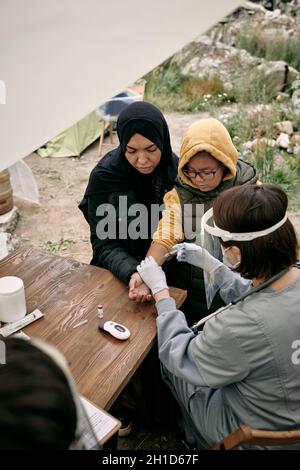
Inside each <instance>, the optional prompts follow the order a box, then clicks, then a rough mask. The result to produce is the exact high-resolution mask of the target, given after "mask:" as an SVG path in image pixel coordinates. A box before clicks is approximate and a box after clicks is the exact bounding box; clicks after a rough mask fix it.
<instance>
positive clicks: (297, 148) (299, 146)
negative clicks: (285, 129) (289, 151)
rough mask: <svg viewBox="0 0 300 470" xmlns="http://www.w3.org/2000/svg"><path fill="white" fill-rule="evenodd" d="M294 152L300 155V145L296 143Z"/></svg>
mask: <svg viewBox="0 0 300 470" xmlns="http://www.w3.org/2000/svg"><path fill="white" fill-rule="evenodd" d="M293 154H294V155H295V156H296V157H298V156H299V155H300V145H295V147H294V148H293Z"/></svg>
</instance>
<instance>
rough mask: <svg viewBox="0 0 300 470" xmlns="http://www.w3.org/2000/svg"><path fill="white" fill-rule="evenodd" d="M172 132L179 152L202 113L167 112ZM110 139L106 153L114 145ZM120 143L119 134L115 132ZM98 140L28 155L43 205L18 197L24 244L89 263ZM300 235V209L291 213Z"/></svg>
mask: <svg viewBox="0 0 300 470" xmlns="http://www.w3.org/2000/svg"><path fill="white" fill-rule="evenodd" d="M165 116H166V119H167V122H168V124H169V128H170V133H171V142H172V146H173V149H174V151H175V152H176V153H178V152H179V149H180V143H181V140H182V136H183V132H184V130H185V129H186V128H187V127H188V126H189V125H190V124H191V123H192V122H194V121H195V120H197V119H199V118H200V117H206V114H205V113H201V114H179V113H170V114H165ZM108 141H109V139H106V143H105V145H104V147H103V154H104V153H105V152H107V151H108V150H110V149H111V148H113V147H114V146H115V145H114V146H113V147H112V146H111V145H110V144H109V143H108ZM115 144H117V136H115ZM97 151H98V141H96V142H94V143H93V144H92V145H91V146H90V147H89V148H88V149H87V150H86V151H85V152H84V153H83V154H82V156H81V157H80V158H41V157H39V156H38V155H37V154H36V153H32V154H31V155H29V156H28V157H26V158H25V161H26V163H27V164H28V165H29V166H30V168H31V169H32V171H33V173H34V176H35V178H36V181H37V185H38V188H39V192H40V206H39V207H34V206H33V205H30V204H27V203H24V202H22V201H20V200H19V201H17V206H18V208H19V210H20V215H21V217H20V220H19V223H18V226H17V229H16V231H15V235H16V236H17V237H18V238H19V240H20V244H21V245H23V246H24V245H32V246H34V247H35V248H40V249H46V248H48V250H49V251H51V252H53V253H57V254H59V255H60V256H63V257H70V258H74V259H76V260H78V261H82V262H86V263H89V261H90V259H91V247H90V242H89V227H88V225H87V223H86V222H85V220H84V218H83V216H82V214H81V212H80V211H79V209H78V208H77V205H78V203H79V202H80V200H81V198H82V196H83V194H84V190H85V187H86V185H87V181H88V177H89V174H90V172H91V170H92V168H93V167H94V166H95V164H96V163H97V161H98V155H97ZM290 217H291V220H292V221H293V223H294V224H295V226H296V230H297V232H298V237H299V238H300V211H297V212H292V213H290Z"/></svg>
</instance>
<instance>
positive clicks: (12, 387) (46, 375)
mask: <svg viewBox="0 0 300 470" xmlns="http://www.w3.org/2000/svg"><path fill="white" fill-rule="evenodd" d="M3 344H4V346H5V348H2V349H3V350H4V351H5V364H1V365H0V449H2V450H4V449H6V450H13V449H25V450H27V449H28V450H29V449H32V450H33V449H34V450H39V449H41V450H46V449H69V448H70V446H71V444H72V442H74V438H75V435H76V427H77V408H76V400H77V399H76V398H75V396H74V391H73V390H72V384H71V381H70V379H69V377H68V375H69V372H68V370H67V364H66V361H65V359H64V357H63V356H62V355H61V354H60V353H59V352H58V351H57V350H56V349H55V348H53V347H51V346H50V345H48V344H46V343H43V342H39V341H30V342H29V341H24V340H22V339H17V338H11V339H6V340H3V343H2V345H3ZM2 362H3V361H2Z"/></svg>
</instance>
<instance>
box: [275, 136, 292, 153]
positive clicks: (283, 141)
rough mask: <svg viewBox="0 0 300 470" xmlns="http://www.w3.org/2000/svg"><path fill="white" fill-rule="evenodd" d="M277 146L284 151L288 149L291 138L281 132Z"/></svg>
mask: <svg viewBox="0 0 300 470" xmlns="http://www.w3.org/2000/svg"><path fill="white" fill-rule="evenodd" d="M276 144H277V145H278V147H280V148H282V149H287V148H288V146H289V144H290V138H289V136H288V134H285V133H283V132H281V134H280V136H279V137H278V138H277V140H276Z"/></svg>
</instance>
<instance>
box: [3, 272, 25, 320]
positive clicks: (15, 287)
mask: <svg viewBox="0 0 300 470" xmlns="http://www.w3.org/2000/svg"><path fill="white" fill-rule="evenodd" d="M25 315H26V300H25V291H24V284H23V281H22V279H20V278H19V277H16V276H5V277H1V278H0V321H1V322H4V323H11V322H15V321H17V320H21V318H23V317H25Z"/></svg>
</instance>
